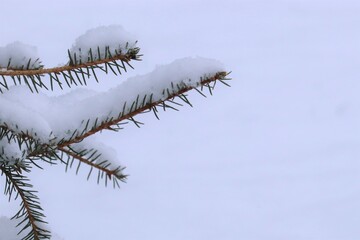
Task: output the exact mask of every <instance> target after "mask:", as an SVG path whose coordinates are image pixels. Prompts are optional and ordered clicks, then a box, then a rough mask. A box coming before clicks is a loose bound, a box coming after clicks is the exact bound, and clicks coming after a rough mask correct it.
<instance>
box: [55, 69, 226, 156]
mask: <svg viewBox="0 0 360 240" xmlns="http://www.w3.org/2000/svg"><path fill="white" fill-rule="evenodd" d="M227 75H228V73H226V72H218V73H216V74H215V75H214V76H213V77H209V78H204V79H202V80H201V82H200V83H199V86H201V87H202V86H207V87H208V88H209V91H211V90H210V89H211V88H213V87H211V86H210V85H209V84H210V83H212V82H216V81H220V82H224V81H225V80H229V79H226V76H227ZM192 89H195V90H197V91H198V92H199V93H201V91H200V90H198V89H197V88H196V87H195V86H188V85H184V86H178V91H174V92H173V93H170V92H169V91H168V96H167V97H166V98H165V99H162V100H159V101H154V102H152V101H151V97H150V102H148V103H145V102H143V104H140V107H138V108H137V104H138V101H136V102H134V103H133V104H132V106H131V109H130V112H129V113H126V114H124V113H122V114H119V117H117V118H111V120H108V121H104V122H102V123H101V124H100V125H98V126H96V125H95V126H94V127H93V128H92V129H91V130H90V131H87V132H84V133H83V134H81V135H79V136H75V137H73V138H71V139H69V140H64V141H62V142H60V143H59V145H58V148H59V149H60V148H63V147H66V146H69V145H71V144H73V143H78V142H81V141H82V140H83V139H85V138H87V137H89V136H91V135H93V134H95V133H97V132H99V131H102V130H105V129H113V128H112V126H114V125H115V126H117V125H118V124H119V123H120V122H121V121H124V120H130V121H133V122H134V123H136V125H138V124H137V123H138V122H136V121H135V120H134V119H133V118H134V116H135V115H137V114H140V113H142V112H146V111H149V110H154V113H155V115H156V107H158V106H162V107H163V108H164V110H165V109H166V108H173V109H176V108H174V107H172V106H170V105H169V104H166V102H167V101H168V102H171V101H172V99H174V98H176V97H179V98H180V99H182V100H183V101H184V102H185V103H187V104H189V105H191V104H190V102H189V101H188V100H187V98H186V96H185V95H184V93H185V92H188V91H190V90H192ZM164 91H165V90H164ZM201 94H202V95H203V96H205V95H204V94H203V93H201ZM134 105H135V107H134ZM124 108H125V106H124ZM133 108H134V109H133ZM74 135H75V134H74Z"/></svg>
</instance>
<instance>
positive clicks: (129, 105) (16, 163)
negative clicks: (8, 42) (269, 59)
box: [0, 44, 231, 240]
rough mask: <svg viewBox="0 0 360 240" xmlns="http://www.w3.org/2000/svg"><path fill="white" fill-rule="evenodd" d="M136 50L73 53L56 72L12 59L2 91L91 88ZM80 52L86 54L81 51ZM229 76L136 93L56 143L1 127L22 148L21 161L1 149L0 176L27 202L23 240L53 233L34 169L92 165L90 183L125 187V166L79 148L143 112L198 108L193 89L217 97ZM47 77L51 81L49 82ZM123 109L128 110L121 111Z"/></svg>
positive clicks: (9, 191) (3, 136)
mask: <svg viewBox="0 0 360 240" xmlns="http://www.w3.org/2000/svg"><path fill="white" fill-rule="evenodd" d="M131 46H132V47H129V45H128V44H126V47H125V49H126V51H116V50H115V53H114V52H111V51H110V49H109V47H108V46H105V49H100V47H98V48H97V49H95V50H93V49H90V50H89V51H88V52H87V55H86V56H87V59H86V61H84V60H83V56H81V57H79V56H77V55H76V53H72V52H71V51H68V57H69V62H68V64H66V65H64V66H61V67H54V68H44V66H43V65H42V64H40V60H39V59H37V60H36V61H35V62H33V61H31V59H29V61H28V64H27V65H24V66H20V67H15V68H14V67H10V66H16V65H13V64H11V59H9V63H8V67H7V68H0V76H1V77H0V92H1V93H2V92H3V91H5V90H8V89H9V86H10V83H11V82H12V83H11V84H13V85H21V84H23V85H26V86H27V87H28V88H29V90H30V91H31V92H38V91H39V89H40V88H44V89H46V90H49V89H50V90H53V89H54V88H55V86H58V87H60V88H61V89H63V86H64V85H66V86H68V87H72V86H74V85H75V86H78V85H86V84H87V80H88V79H90V78H94V79H95V80H96V81H99V79H98V75H97V73H98V72H99V71H100V72H103V73H105V74H113V75H116V76H117V75H120V74H122V73H123V72H126V71H127V69H128V68H129V67H130V68H133V66H132V65H131V64H130V61H132V60H141V59H140V57H141V56H142V55H141V54H139V51H140V48H138V47H134V46H135V44H134V45H131ZM79 52H80V53H81V51H79ZM35 64H37V65H35ZM35 66H37V67H35ZM99 75H100V74H99ZM228 75H229V73H228V72H217V73H214V74H212V75H209V74H207V75H204V76H203V77H201V78H200V80H199V79H184V81H182V82H180V83H173V82H171V87H168V88H165V89H163V90H162V95H161V96H162V97H161V98H160V99H159V98H157V99H155V98H154V94H152V93H151V92H150V93H148V94H146V95H140V94H139V95H135V96H134V97H136V98H134V99H135V100H134V101H132V100H131V102H125V103H124V104H123V105H121V108H118V109H117V111H118V112H116V114H115V115H113V114H112V115H111V114H109V116H108V117H105V118H104V117H103V118H96V119H83V120H82V121H81V122H80V123H79V126H80V127H79V128H78V129H67V130H68V131H66V137H61V138H60V137H57V136H53V135H51V139H47V140H41V139H40V138H39V137H38V136H37V135H36V132H35V131H31V130H26V129H25V130H24V129H23V130H20V129H21V128H19V126H17V125H16V124H8V123H2V124H1V125H0V141H5V143H6V144H9V145H11V144H12V147H14V145H16V146H17V147H18V148H19V149H18V150H19V151H18V152H21V154H20V155H19V156H18V158H16V159H11V161H10V160H9V159H8V158H7V157H8V156H7V155H6V151H5V149H3V151H1V150H2V149H0V172H1V175H2V176H5V179H6V181H5V188H4V193H5V195H8V196H9V201H10V200H11V199H12V196H14V194H15V199H17V198H19V199H20V201H21V204H20V210H19V211H18V212H17V213H16V214H15V216H14V217H13V218H16V219H19V220H20V223H19V225H18V226H19V227H20V228H21V230H20V233H19V234H24V233H25V232H26V234H25V236H24V237H23V240H31V239H35V240H40V239H49V238H50V237H51V235H50V231H49V230H47V229H46V228H45V227H44V226H45V225H44V224H46V222H45V220H44V219H45V215H44V214H43V209H42V208H41V206H40V202H39V198H38V197H37V196H36V191H34V190H33V186H32V185H31V184H30V183H29V179H28V178H27V177H25V176H24V175H23V173H26V172H29V171H30V170H31V167H33V166H36V167H39V168H42V167H41V164H39V163H41V162H46V163H49V164H56V163H59V162H60V163H63V164H65V166H66V167H65V168H66V170H68V169H70V168H76V173H78V172H79V169H80V167H81V166H82V165H86V166H88V167H89V169H90V170H89V173H88V175H87V179H89V178H90V177H91V176H92V175H94V174H93V172H94V170H95V171H97V182H98V183H100V181H102V182H104V183H105V186H107V185H108V183H109V182H110V181H111V182H112V185H113V186H114V187H119V186H120V185H119V182H124V181H125V180H126V177H127V175H125V174H124V173H123V170H124V167H122V166H114V163H113V162H112V159H107V158H106V157H104V155H103V154H102V152H101V151H100V150H97V149H94V148H90V147H89V148H86V147H79V146H78V144H79V143H81V142H83V141H84V140H85V139H86V138H87V137H89V136H91V135H94V134H95V133H98V132H101V131H102V130H111V131H119V130H121V129H122V128H123V126H124V124H126V123H127V122H132V123H134V124H135V125H136V126H138V127H140V125H142V123H141V122H139V121H137V120H136V119H135V117H136V116H137V115H138V114H142V113H147V112H152V113H153V114H154V115H155V117H156V118H159V117H158V111H159V109H163V110H164V111H166V110H168V109H171V110H178V107H180V106H183V105H184V104H186V105H189V106H192V104H191V102H190V101H189V99H188V97H187V95H186V93H187V92H188V91H190V90H195V91H197V92H198V93H199V94H201V95H202V96H204V97H206V93H209V94H210V95H212V93H213V90H214V88H215V86H216V83H217V82H220V83H223V84H224V85H226V86H229V85H228V83H227V81H228V80H231V79H229V78H228ZM45 78H47V81H45V80H44V79H45ZM187 80H188V81H187ZM191 80H194V81H191ZM9 81H11V82H9ZM194 82H196V84H194ZM159 90H161V88H160V89H159ZM130 99H131V98H130ZM119 109H122V110H120V111H119ZM110 112H111V111H110ZM51 134H52V133H51ZM6 144H5V145H6ZM95 174H96V173H95Z"/></svg>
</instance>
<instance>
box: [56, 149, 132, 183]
mask: <svg viewBox="0 0 360 240" xmlns="http://www.w3.org/2000/svg"><path fill="white" fill-rule="evenodd" d="M58 150H59V151H61V152H63V153H65V154H67V155H68V156H70V157H71V158H73V159H76V160H78V161H79V164H78V168H77V170H76V172H78V170H79V167H80V163H84V164H86V165H88V166H90V167H91V169H90V171H89V174H88V179H89V177H90V175H91V173H92V169H93V168H95V169H97V170H98V171H99V173H98V183H99V181H100V179H102V178H104V174H105V185H107V180H108V179H109V180H112V181H113V186H114V187H116V186H118V187H119V183H118V180H120V181H125V179H126V177H127V176H126V175H124V174H122V170H123V168H121V167H117V168H114V169H111V168H109V167H110V166H111V164H110V163H109V162H108V161H107V160H100V162H99V163H98V160H99V157H100V155H101V154H97V153H96V151H92V150H90V151H85V150H84V151H81V152H76V151H75V150H73V149H72V148H70V147H58ZM88 153H90V156H88V157H87V156H85V155H86V154H88ZM60 158H63V157H61V156H60ZM65 164H66V165H67V167H69V166H68V165H72V161H71V163H70V162H69V161H68V162H67V163H65ZM70 167H71V166H70Z"/></svg>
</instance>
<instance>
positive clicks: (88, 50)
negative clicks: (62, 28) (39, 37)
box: [0, 25, 142, 92]
mask: <svg viewBox="0 0 360 240" xmlns="http://www.w3.org/2000/svg"><path fill="white" fill-rule="evenodd" d="M136 44H137V41H136V40H135V38H134V37H133V36H132V35H131V34H130V33H128V32H126V31H125V30H124V29H123V28H122V27H121V26H117V25H112V26H108V27H98V28H95V29H91V30H89V31H87V32H86V33H85V34H83V35H81V36H80V37H79V38H78V39H77V40H76V41H75V43H74V44H73V46H72V47H71V49H69V50H68V52H67V55H68V64H66V65H64V66H61V67H53V68H44V66H43V65H41V62H40V61H39V58H38V57H37V52H36V48H35V47H31V46H28V45H25V44H22V43H19V42H16V43H13V44H9V45H8V46H6V47H4V48H0V76H1V79H0V92H3V91H4V90H5V89H6V90H8V89H9V86H10V85H11V84H14V85H26V86H27V87H28V88H29V89H30V90H31V91H32V92H38V89H39V88H45V89H51V90H53V89H54V87H55V86H58V87H60V88H61V89H62V88H63V86H64V84H65V85H67V86H68V87H72V86H73V85H76V86H77V85H87V81H88V80H89V79H90V78H95V80H96V81H99V79H98V77H97V72H98V71H101V72H105V73H106V74H107V73H112V74H114V75H118V74H122V73H123V72H126V71H127V69H128V67H130V68H133V66H132V65H131V64H130V61H132V60H140V57H141V56H142V55H141V54H139V51H140V48H139V47H137V46H136ZM45 77H47V80H46V81H44V78H45Z"/></svg>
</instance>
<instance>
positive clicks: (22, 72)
mask: <svg viewBox="0 0 360 240" xmlns="http://www.w3.org/2000/svg"><path fill="white" fill-rule="evenodd" d="M131 60H139V59H138V58H137V55H135V56H134V54H133V53H130V54H121V55H116V56H112V57H111V58H105V59H99V60H95V61H91V62H86V63H81V64H74V65H72V64H69V65H65V66H61V67H54V68H40V69H25V70H19V69H6V70H3V71H0V76H30V75H31V76H41V75H43V74H56V73H63V72H68V71H75V70H79V69H83V68H89V67H94V66H98V65H100V64H103V63H109V62H113V61H123V62H129V61H131Z"/></svg>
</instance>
